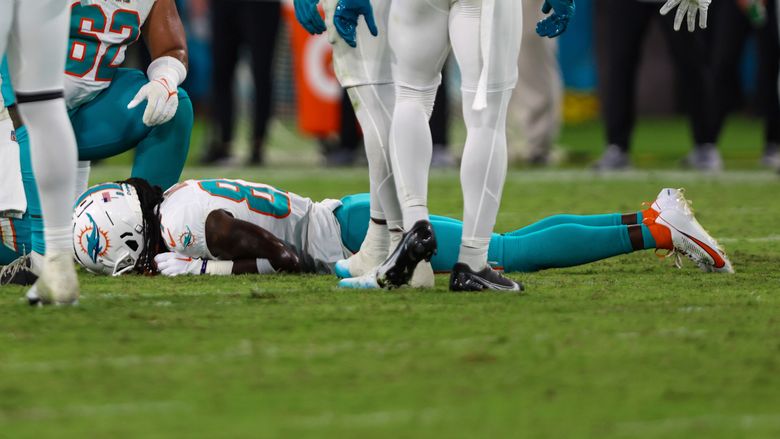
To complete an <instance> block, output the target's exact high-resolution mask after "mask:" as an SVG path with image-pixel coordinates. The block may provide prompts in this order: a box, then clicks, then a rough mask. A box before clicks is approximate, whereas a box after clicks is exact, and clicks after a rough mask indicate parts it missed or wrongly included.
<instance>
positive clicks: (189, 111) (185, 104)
mask: <svg viewBox="0 0 780 439" xmlns="http://www.w3.org/2000/svg"><path fill="white" fill-rule="evenodd" d="M194 118H195V112H194V110H193V108H192V101H191V100H190V95H188V94H187V92H186V91H185V90H184V89H183V88H181V87H179V107H178V108H177V109H176V115H175V116H174V119H176V120H178V121H180V122H179V123H184V124H187V125H188V126H192V125H193V123H194V122H193V121H194Z"/></svg>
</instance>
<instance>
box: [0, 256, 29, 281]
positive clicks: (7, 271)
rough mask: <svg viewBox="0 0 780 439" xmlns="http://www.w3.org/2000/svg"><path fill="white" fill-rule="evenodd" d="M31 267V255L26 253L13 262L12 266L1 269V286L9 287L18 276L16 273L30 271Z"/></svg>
mask: <svg viewBox="0 0 780 439" xmlns="http://www.w3.org/2000/svg"><path fill="white" fill-rule="evenodd" d="M29 266H30V254H29V253H25V254H23V255H22V256H19V257H18V258H16V259H14V260H13V261H11V263H10V264H8V265H6V266H5V267H3V268H2V269H0V285H8V284H9V283H10V282H11V279H13V277H14V276H16V273H18V272H20V271H22V270H26V269H28V268H29Z"/></svg>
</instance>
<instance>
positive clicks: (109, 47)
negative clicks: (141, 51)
mask: <svg viewBox="0 0 780 439" xmlns="http://www.w3.org/2000/svg"><path fill="white" fill-rule="evenodd" d="M100 34H108V35H111V36H113V34H116V36H118V37H119V38H120V39H121V40H117V41H119V42H118V43H106V42H104V41H103V40H101V39H100ZM140 35H141V17H140V16H139V15H138V13H137V12H135V11H130V10H127V9H118V10H116V11H114V13H113V15H112V16H111V18H110V19H109V18H108V17H106V14H105V12H103V9H102V8H101V7H100V6H99V5H89V6H83V5H81V4H80V3H76V4H75V5H74V6H73V10H72V14H71V18H70V41H69V45H68V60H67V65H66V66H65V73H67V74H69V75H71V76H77V77H79V78H84V77H87V75H90V74H91V73H92V74H94V79H95V80H96V81H110V80H111V79H112V78H113V77H114V73H115V72H116V69H117V68H118V67H119V66H120V64H121V59H118V58H119V55H120V53H121V51H124V49H125V46H127V45H128V44H132V43H134V42H135V41H136V40H137V39H138V37H139V36H140ZM122 58H123V57H122ZM89 79H92V78H89Z"/></svg>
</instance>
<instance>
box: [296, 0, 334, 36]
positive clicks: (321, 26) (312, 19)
mask: <svg viewBox="0 0 780 439" xmlns="http://www.w3.org/2000/svg"><path fill="white" fill-rule="evenodd" d="M319 2H320V0H295V1H294V2H293V4H294V6H295V18H296V19H297V20H298V23H300V24H301V26H303V28H304V29H306V32H308V33H310V34H312V35H314V34H321V33H323V32H325V30H326V28H325V22H324V21H323V20H322V16H320V11H319V10H318V9H317V4H318V3H319Z"/></svg>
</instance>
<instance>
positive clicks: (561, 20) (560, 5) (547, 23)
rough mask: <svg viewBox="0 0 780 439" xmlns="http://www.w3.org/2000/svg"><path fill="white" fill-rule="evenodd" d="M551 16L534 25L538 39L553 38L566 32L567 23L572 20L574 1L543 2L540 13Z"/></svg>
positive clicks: (548, 0)
mask: <svg viewBox="0 0 780 439" xmlns="http://www.w3.org/2000/svg"><path fill="white" fill-rule="evenodd" d="M550 11H552V15H550V16H548V17H547V18H545V19H544V20H542V21H540V22H539V23H537V24H536V33H537V34H539V36H540V37H547V38H555V37H557V36H558V35H560V34H562V33H564V32H566V28H567V27H568V26H569V21H570V20H571V19H572V18H574V11H575V6H574V0H545V2H544V5H542V12H543V13H545V14H549V13H550Z"/></svg>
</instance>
